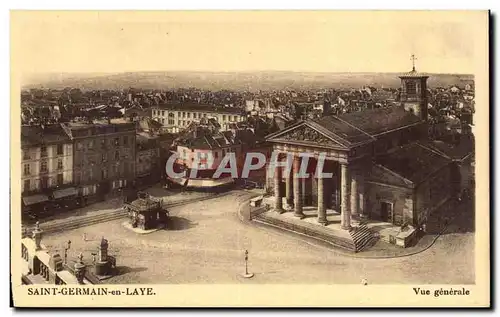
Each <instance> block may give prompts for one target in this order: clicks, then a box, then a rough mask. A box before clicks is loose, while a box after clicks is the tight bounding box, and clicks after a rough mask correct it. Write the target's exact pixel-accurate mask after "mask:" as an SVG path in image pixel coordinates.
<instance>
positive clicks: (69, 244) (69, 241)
mask: <svg viewBox="0 0 500 317" xmlns="http://www.w3.org/2000/svg"><path fill="white" fill-rule="evenodd" d="M69 249H71V240H68V242H66V245H65V246H64V264H67V263H68V250H69Z"/></svg>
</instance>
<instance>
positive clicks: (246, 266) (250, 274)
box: [243, 250, 253, 278]
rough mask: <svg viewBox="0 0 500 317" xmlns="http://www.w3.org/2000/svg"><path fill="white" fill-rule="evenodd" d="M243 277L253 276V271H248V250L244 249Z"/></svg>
mask: <svg viewBox="0 0 500 317" xmlns="http://www.w3.org/2000/svg"><path fill="white" fill-rule="evenodd" d="M243 277H244V278H251V277H253V273H248V250H245V274H243Z"/></svg>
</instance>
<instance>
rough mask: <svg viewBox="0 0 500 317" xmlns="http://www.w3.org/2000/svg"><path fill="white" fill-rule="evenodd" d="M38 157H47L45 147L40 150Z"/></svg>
mask: <svg viewBox="0 0 500 317" xmlns="http://www.w3.org/2000/svg"><path fill="white" fill-rule="evenodd" d="M40 156H41V157H45V156H47V147H46V146H45V145H44V146H42V147H41V148H40Z"/></svg>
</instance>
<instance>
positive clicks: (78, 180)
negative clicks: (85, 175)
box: [75, 172, 82, 184]
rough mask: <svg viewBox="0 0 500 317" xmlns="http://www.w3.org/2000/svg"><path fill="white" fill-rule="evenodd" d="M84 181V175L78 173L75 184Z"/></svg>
mask: <svg viewBox="0 0 500 317" xmlns="http://www.w3.org/2000/svg"><path fill="white" fill-rule="evenodd" d="M81 179H82V175H81V174H80V173H79V172H78V173H75V183H77V184H79V183H80V181H81Z"/></svg>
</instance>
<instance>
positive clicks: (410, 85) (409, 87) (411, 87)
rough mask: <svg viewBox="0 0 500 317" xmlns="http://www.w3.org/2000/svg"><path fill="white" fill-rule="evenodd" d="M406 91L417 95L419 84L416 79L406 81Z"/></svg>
mask: <svg viewBox="0 0 500 317" xmlns="http://www.w3.org/2000/svg"><path fill="white" fill-rule="evenodd" d="M406 93H407V94H409V95H415V94H416V93H417V84H416V83H415V82H414V81H408V82H406Z"/></svg>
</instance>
